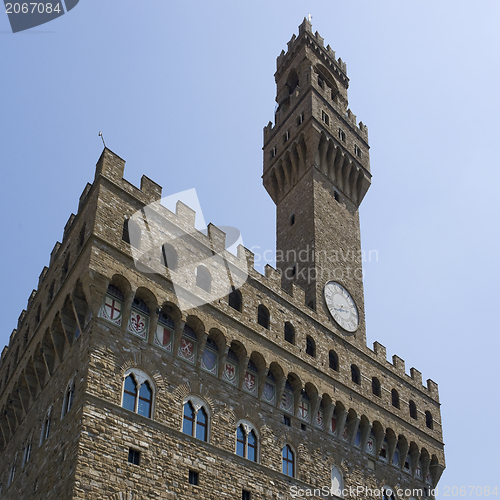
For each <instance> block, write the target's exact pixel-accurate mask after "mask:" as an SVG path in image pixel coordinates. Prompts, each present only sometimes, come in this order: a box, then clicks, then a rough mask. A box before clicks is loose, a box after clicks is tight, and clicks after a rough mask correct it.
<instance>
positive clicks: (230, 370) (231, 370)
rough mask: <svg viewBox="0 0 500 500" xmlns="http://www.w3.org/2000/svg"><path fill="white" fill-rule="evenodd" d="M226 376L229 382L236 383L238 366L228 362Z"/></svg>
mask: <svg viewBox="0 0 500 500" xmlns="http://www.w3.org/2000/svg"><path fill="white" fill-rule="evenodd" d="M224 376H225V377H226V379H227V380H228V381H229V382H231V383H234V382H235V379H236V368H235V367H234V366H233V365H232V364H230V363H226V367H225V369H224Z"/></svg>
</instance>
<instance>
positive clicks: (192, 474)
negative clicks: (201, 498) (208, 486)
mask: <svg viewBox="0 0 500 500" xmlns="http://www.w3.org/2000/svg"><path fill="white" fill-rule="evenodd" d="M199 482H200V475H199V474H198V472H196V471H194V470H190V471H189V484H192V485H194V486H198V484H199Z"/></svg>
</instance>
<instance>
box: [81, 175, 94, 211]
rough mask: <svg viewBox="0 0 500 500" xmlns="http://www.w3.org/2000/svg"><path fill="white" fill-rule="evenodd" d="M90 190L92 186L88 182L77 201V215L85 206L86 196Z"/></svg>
mask: <svg viewBox="0 0 500 500" xmlns="http://www.w3.org/2000/svg"><path fill="white" fill-rule="evenodd" d="M91 189H92V184H90V182H87V185H86V186H85V189H84V190H83V191H82V194H81V195H80V199H79V200H78V213H80V211H81V209H82V207H83V205H85V202H86V201H87V196H88V195H89V193H90V190H91Z"/></svg>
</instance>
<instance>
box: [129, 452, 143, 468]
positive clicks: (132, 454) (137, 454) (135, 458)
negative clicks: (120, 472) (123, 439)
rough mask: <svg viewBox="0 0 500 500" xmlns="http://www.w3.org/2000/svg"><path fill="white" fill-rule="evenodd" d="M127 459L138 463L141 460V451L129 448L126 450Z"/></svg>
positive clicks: (132, 462)
mask: <svg viewBox="0 0 500 500" xmlns="http://www.w3.org/2000/svg"><path fill="white" fill-rule="evenodd" d="M128 461H129V462H130V463H131V464H134V465H139V463H140V461H141V452H140V451H138V450H134V449H133V448H129V450H128Z"/></svg>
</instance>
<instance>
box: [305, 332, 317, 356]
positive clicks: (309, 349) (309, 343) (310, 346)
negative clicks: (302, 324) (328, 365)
mask: <svg viewBox="0 0 500 500" xmlns="http://www.w3.org/2000/svg"><path fill="white" fill-rule="evenodd" d="M306 354H309V356H312V357H313V358H315V357H316V342H314V339H313V338H312V337H311V336H309V335H308V336H307V337H306Z"/></svg>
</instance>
